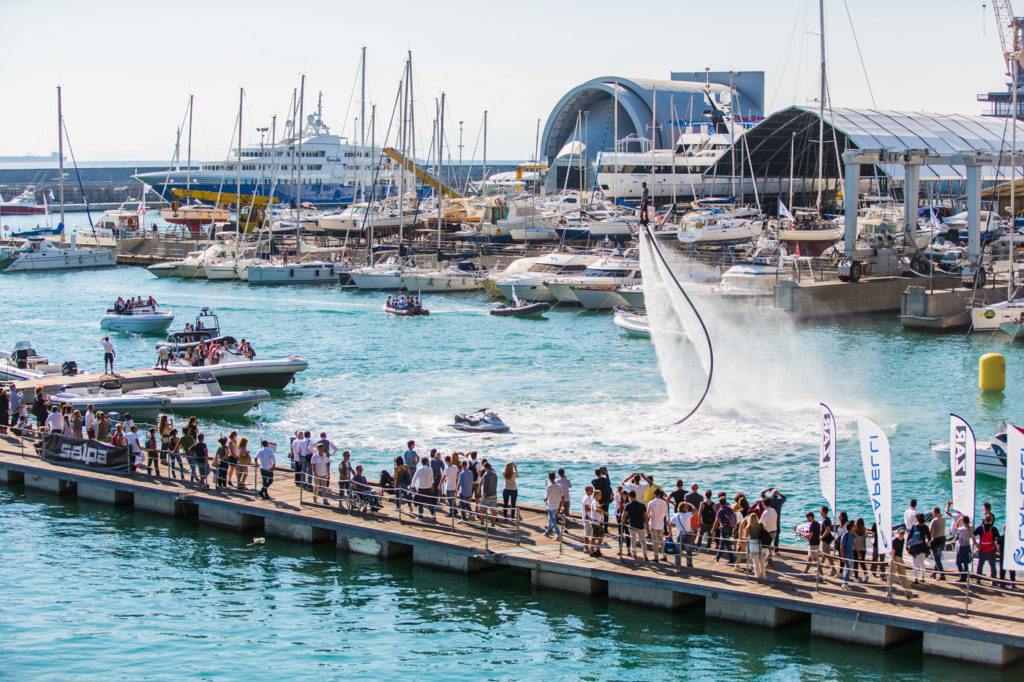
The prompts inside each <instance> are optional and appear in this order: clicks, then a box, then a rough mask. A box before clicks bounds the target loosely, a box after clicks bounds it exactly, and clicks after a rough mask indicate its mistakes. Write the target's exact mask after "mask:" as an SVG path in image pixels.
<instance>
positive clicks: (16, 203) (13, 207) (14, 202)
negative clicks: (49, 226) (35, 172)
mask: <svg viewBox="0 0 1024 682" xmlns="http://www.w3.org/2000/svg"><path fill="white" fill-rule="evenodd" d="M40 213H46V206H45V205H43V206H40V205H39V204H37V203H36V192H35V188H34V187H29V188H27V189H26V190H25V191H24V192H22V193H21V194H19V195H18V196H16V197H14V198H13V199H9V200H7V201H4V198H3V197H0V215H39V214H40Z"/></svg>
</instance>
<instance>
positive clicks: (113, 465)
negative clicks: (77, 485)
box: [43, 433, 128, 472]
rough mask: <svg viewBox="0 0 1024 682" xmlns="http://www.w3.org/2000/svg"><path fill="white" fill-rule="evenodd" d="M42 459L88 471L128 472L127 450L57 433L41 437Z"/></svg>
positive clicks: (120, 446)
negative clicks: (80, 467)
mask: <svg viewBox="0 0 1024 682" xmlns="http://www.w3.org/2000/svg"><path fill="white" fill-rule="evenodd" d="M43 459H45V460H46V461H48V462H56V463H58V464H73V465H77V466H83V467H88V468H90V469H103V470H106V471H122V472H124V471H128V448H127V447H125V446H123V445H119V446H114V445H110V444H108V443H101V442H100V441H98V440H89V439H86V438H72V437H71V436H62V435H61V434H59V433H48V434H46V435H45V436H44V437H43Z"/></svg>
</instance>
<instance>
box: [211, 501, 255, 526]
mask: <svg viewBox="0 0 1024 682" xmlns="http://www.w3.org/2000/svg"><path fill="white" fill-rule="evenodd" d="M199 520H200V521H201V522H202V523H206V524H209V525H211V526H218V527H220V528H227V529H230V530H249V529H251V528H262V527H263V517H262V516H255V515H254V514H246V513H245V512H242V511H238V510H237V509H232V508H231V507H222V506H220V505H214V504H200V505H199Z"/></svg>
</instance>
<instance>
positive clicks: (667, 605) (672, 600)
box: [608, 580, 704, 611]
mask: <svg viewBox="0 0 1024 682" xmlns="http://www.w3.org/2000/svg"><path fill="white" fill-rule="evenodd" d="M608 598H609V599H614V600H616V601H621V602H626V603H627V604H636V605H638V606H649V607H651V608H654V609H663V610H666V611H675V610H676V609H681V608H683V607H686V606H693V605H694V604H697V603H699V602H702V601H704V598H703V597H699V596H697V595H693V594H686V593H685V592H676V591H675V590H663V589H660V588H657V587H646V586H643V585H633V584H630V583H620V582H616V581H614V580H609V581H608Z"/></svg>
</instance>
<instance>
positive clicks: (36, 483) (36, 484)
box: [25, 472, 75, 495]
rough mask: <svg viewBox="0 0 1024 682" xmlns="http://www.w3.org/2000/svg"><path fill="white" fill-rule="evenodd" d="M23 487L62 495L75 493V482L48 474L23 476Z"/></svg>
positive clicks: (29, 473)
mask: <svg viewBox="0 0 1024 682" xmlns="http://www.w3.org/2000/svg"><path fill="white" fill-rule="evenodd" d="M25 487H26V488H35V489H36V490H45V491H46V492H48V493H56V494H58V495H63V494H64V493H73V492H75V482H74V481H69V480H67V479H64V478H60V477H59V476H54V475H50V474H38V473H34V472H28V473H26V474H25Z"/></svg>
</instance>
